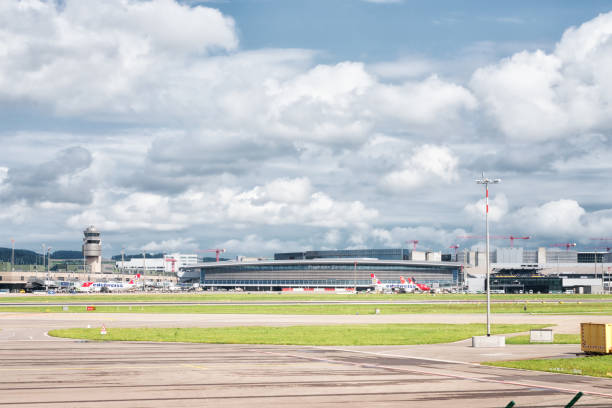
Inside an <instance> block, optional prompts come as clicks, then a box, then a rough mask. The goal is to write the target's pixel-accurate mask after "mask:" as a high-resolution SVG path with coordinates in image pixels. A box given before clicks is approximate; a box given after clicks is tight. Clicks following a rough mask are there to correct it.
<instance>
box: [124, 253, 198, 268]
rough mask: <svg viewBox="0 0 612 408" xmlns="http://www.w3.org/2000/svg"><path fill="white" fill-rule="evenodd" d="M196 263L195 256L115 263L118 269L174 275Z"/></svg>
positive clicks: (174, 256)
mask: <svg viewBox="0 0 612 408" xmlns="http://www.w3.org/2000/svg"><path fill="white" fill-rule="evenodd" d="M197 263H198V255H196V254H180V253H174V254H168V255H164V257H163V258H132V259H130V260H129V261H117V262H116V266H117V268H119V269H129V270H147V271H156V272H168V273H176V272H178V271H179V269H180V268H182V267H185V266H191V265H195V264H197Z"/></svg>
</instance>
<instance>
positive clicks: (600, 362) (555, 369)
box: [482, 355, 612, 378]
mask: <svg viewBox="0 0 612 408" xmlns="http://www.w3.org/2000/svg"><path fill="white" fill-rule="evenodd" d="M482 364H485V365H490V366H496V367H510V368H520V369H523V370H534V371H546V372H550V373H563V374H574V375H588V376H592V377H607V378H611V377H612V355H605V356H589V357H578V358H559V359H547V360H520V361H490V362H486V363H482Z"/></svg>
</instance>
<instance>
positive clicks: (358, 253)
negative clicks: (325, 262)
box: [274, 248, 410, 261]
mask: <svg viewBox="0 0 612 408" xmlns="http://www.w3.org/2000/svg"><path fill="white" fill-rule="evenodd" d="M326 258H375V259H382V260H388V261H405V260H409V259H410V249H405V248H385V249H339V250H333V251H305V252H285V253H279V254H274V260H277V261H280V260H291V259H326Z"/></svg>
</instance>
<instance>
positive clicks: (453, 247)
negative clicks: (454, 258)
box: [449, 244, 459, 255]
mask: <svg viewBox="0 0 612 408" xmlns="http://www.w3.org/2000/svg"><path fill="white" fill-rule="evenodd" d="M449 248H450V249H454V250H455V255H457V249H458V248H459V244H453V245H451V246H449Z"/></svg>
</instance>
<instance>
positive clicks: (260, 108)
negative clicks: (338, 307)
mask: <svg viewBox="0 0 612 408" xmlns="http://www.w3.org/2000/svg"><path fill="white" fill-rule="evenodd" d="M463 3H466V2H456V1H451V0H447V1H442V0H440V1H424V0H422V1H421V0H404V1H402V0H369V1H365V0H325V1H324V0H309V1H297V0H295V1H293V0H291V1H288V0H225V1H209V2H203V1H187V0H184V1H179V2H176V1H173V0H151V1H136V0H105V1H97V0H96V1H94V0H61V1H60V0H57V1H51V0H49V1H43V0H21V1H17V0H14V1H13V0H5V1H2V2H0V143H1V144H0V146H1V149H0V153H1V154H0V205H1V206H2V207H1V210H0V231H2V233H1V236H0V240H1V241H2V242H0V246H7V247H8V246H10V239H11V238H14V239H15V240H16V246H17V247H18V248H29V249H40V245H41V244H42V243H46V244H47V245H48V246H49V245H50V246H53V248H54V249H74V250H78V249H80V240H81V237H82V230H83V229H84V228H85V227H86V226H87V225H90V224H94V225H95V226H96V227H98V228H99V229H100V230H101V231H102V232H103V240H104V255H105V256H110V255H113V254H117V253H119V251H120V250H121V247H125V248H126V249H127V251H128V252H136V251H141V250H143V249H145V250H149V251H174V250H180V251H193V250H196V249H198V248H199V249H207V248H216V247H220V248H227V250H228V252H227V253H226V255H228V256H235V255H261V256H270V255H271V254H272V253H274V252H279V251H294V250H307V249H324V248H325V249H335V248H364V247H377V248H380V247H399V246H404V247H410V246H411V244H407V243H406V241H409V240H419V247H420V248H422V249H428V248H431V249H443V250H448V247H449V246H450V245H452V244H459V245H461V247H470V246H473V245H478V240H466V239H459V238H457V237H458V236H462V235H482V234H483V229H484V228H483V227H484V225H483V224H484V223H483V201H482V196H483V190H482V187H481V186H478V185H476V184H475V182H474V179H475V178H477V177H478V176H479V175H480V174H481V172H483V171H484V172H485V173H486V175H489V176H492V177H500V178H502V179H503V181H502V183H501V184H499V185H496V186H494V187H492V189H491V198H492V203H491V214H490V218H491V221H492V223H491V230H492V232H493V233H494V234H496V235H529V236H532V239H531V240H530V241H528V243H527V245H528V246H536V245H551V244H554V243H563V242H578V243H579V245H581V246H582V247H583V248H586V247H588V246H594V245H601V243H600V242H597V241H593V240H591V238H595V237H612V192H611V191H610V185H611V184H610V183H609V178H610V171H611V169H612V143H611V142H612V139H611V138H612V75H611V74H610V73H611V72H612V1H597V0H594V1H589V2H575V1H556V0H555V1H552V0H549V1H538V2H533V1H515V2H506V3H503V4H501V3H500V4H496V5H495V6H494V7H493V6H491V5H490V2H488V1H471V2H467V3H468V5H465V4H463ZM610 243H612V241H610ZM497 244H498V245H499V246H507V245H509V244H508V241H502V240H500V241H497ZM521 244H523V243H521Z"/></svg>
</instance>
